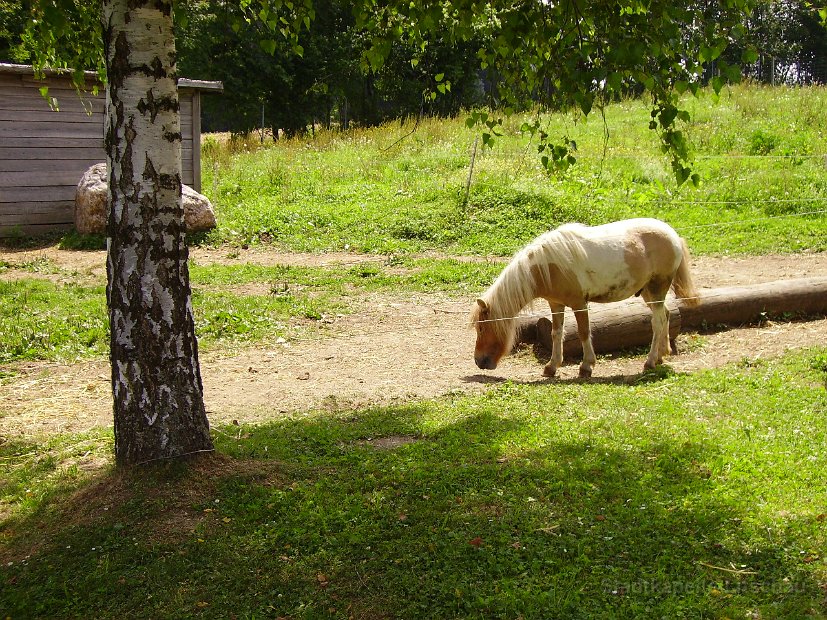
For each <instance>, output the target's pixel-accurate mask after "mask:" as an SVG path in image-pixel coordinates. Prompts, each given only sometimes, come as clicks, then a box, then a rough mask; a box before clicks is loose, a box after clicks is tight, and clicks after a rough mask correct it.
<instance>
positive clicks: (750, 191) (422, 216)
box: [204, 87, 827, 256]
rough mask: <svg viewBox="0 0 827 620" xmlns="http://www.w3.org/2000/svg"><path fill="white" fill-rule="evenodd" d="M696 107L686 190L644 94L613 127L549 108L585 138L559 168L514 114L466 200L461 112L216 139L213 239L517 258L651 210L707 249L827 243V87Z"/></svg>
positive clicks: (729, 96)
mask: <svg viewBox="0 0 827 620" xmlns="http://www.w3.org/2000/svg"><path fill="white" fill-rule="evenodd" d="M686 105H687V107H688V108H689V109H691V110H692V112H693V119H694V120H693V122H692V123H691V124H690V125H688V126H686V127H684V130H685V131H686V132H687V133H688V134H689V135H690V137H691V139H692V142H693V145H694V157H695V169H696V171H697V172H698V173H699V174H700V175H701V178H702V183H701V187H700V188H698V189H695V188H692V187H689V186H683V187H680V188H679V187H677V186H676V184H675V182H674V180H673V179H672V174H671V170H670V168H669V165H668V162H667V160H666V159H664V158H663V157H662V156H660V154H659V153H660V151H659V146H658V143H657V140H656V136H655V135H654V134H653V132H651V131H649V130H648V129H647V123H648V120H649V111H648V109H647V106H646V104H645V102H637V101H628V102H622V103H619V104H615V105H611V106H609V107H608V108H607V109H606V111H605V118H606V125H605V126H604V124H603V122H602V120H601V118H600V116H599V115H597V116H595V117H594V118H590V119H589V120H588V122H583V121H582V119H581V120H580V122H576V123H575V122H573V121H572V119H571V118H570V117H566V116H563V115H550V116H548V117H545V118H544V119H543V123H544V128H545V131H547V132H548V134H549V135H550V136H551V137H552V138H554V139H562V138H563V137H564V136H565V137H568V138H569V139H571V140H574V141H576V143H577V146H578V153H577V156H578V160H579V161H578V163H577V165H576V166H574V167H572V168H570V169H569V170H568V171H566V172H565V173H563V174H560V175H557V176H553V177H549V176H547V175H546V174H545V173H544V172H543V171H542V170H541V169H540V165H539V163H538V161H537V157H536V149H535V147H534V146H533V145H532V144H529V143H528V142H527V140H526V139H525V138H523V137H521V136H520V135H519V132H518V128H519V125H520V124H521V122H522V121H523V118H522V117H519V118H513V119H510V120H508V121H507V122H506V124H505V135H504V136H503V137H502V138H501V139H499V140H498V143H497V146H496V148H495V149H494V150H485V151H482V150H480V152H479V153H478V155H477V158H476V162H475V165H474V169H473V183H472V185H471V188H470V193H469V195H468V201H467V203H466V201H465V184H466V182H467V179H468V173H469V167H470V162H471V154H472V151H473V144H474V141H475V139H476V137H477V134H476V133H474V131H473V130H469V129H468V128H466V127H465V124H464V122H463V121H464V119H463V118H458V119H455V120H453V121H442V120H434V119H424V120H423V121H422V122H420V123H419V125H418V126H417V127H416V131H414V132H413V133H412V134H411V135H409V136H408V137H404V136H406V135H407V134H409V133H410V132H411V130H412V129H413V126H412V124H408V125H403V126H400V125H399V124H389V125H386V126H383V127H379V128H376V129H356V130H353V131H350V132H347V133H344V134H336V133H325V132H321V133H318V134H317V137H316V139H315V140H285V141H281V142H279V143H277V144H265V145H260V144H258V143H256V142H254V141H251V140H234V141H230V142H229V143H224V142H221V141H219V139H218V138H216V137H207V138H206V142H205V146H204V192H205V193H206V194H207V195H208V196H209V197H210V199H211V200H212V201H213V204H214V206H215V207H216V210H217V214H218V222H219V225H218V228H217V229H216V230H215V231H213V232H212V233H210V234H209V235H207V237H206V241H207V242H212V243H235V244H250V243H264V244H275V245H277V246H279V247H282V248H286V249H290V250H304V251H308V250H309V251H329V250H344V249H349V250H352V251H359V252H376V253H383V254H391V253H392V254H409V253H413V252H421V251H423V250H439V251H443V252H447V253H455V254H483V255H491V254H493V255H501V256H507V255H510V254H511V253H513V252H514V251H515V250H516V249H517V248H519V247H520V246H522V245H523V244H524V243H525V242H526V241H528V240H529V239H531V238H532V237H534V236H536V235H537V234H538V233H540V232H542V231H545V230H547V229H549V228H553V227H555V226H557V225H559V224H561V223H564V222H568V221H581V222H584V223H590V224H596V223H603V222H606V221H611V220H615V219H622V218H626V217H634V216H654V217H659V218H663V219H665V220H667V221H668V222H669V223H671V224H672V225H673V226H674V227H675V228H676V229H678V230H679V231H680V232H681V233H682V234H683V235H684V236H686V237H687V238H688V240H689V241H690V245H691V247H692V249H693V251H694V252H695V253H696V254H709V253H715V254H720V253H732V254H744V253H750V254H754V253H767V252H796V251H800V250H803V249H807V250H811V251H824V250H825V249H827V234H825V230H827V217H826V216H825V214H824V213H820V214H817V215H811V216H802V215H799V214H803V213H808V212H811V211H823V210H824V209H825V207H827V191H825V183H827V181H825V175H824V173H823V172H824V156H825V154H827V138H826V137H825V136H827V112H825V110H827V90H825V89H824V88H821V87H814V88H803V89H787V88H760V87H738V88H733V89H730V90H727V91H725V93H724V94H723V95H722V96H721V97H720V98H716V97H712V96H710V95H708V94H705V95H703V96H701V97H700V98H699V99H687V100H686ZM606 130H608V133H609V141H608V143H605V144H604V134H605V131H606ZM400 138H403V139H401V140H400ZM604 146H605V151H604ZM718 224H722V226H720V227H719V226H718ZM712 225H715V227H713V226H712Z"/></svg>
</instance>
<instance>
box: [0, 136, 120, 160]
mask: <svg viewBox="0 0 827 620" xmlns="http://www.w3.org/2000/svg"><path fill="white" fill-rule="evenodd" d="M67 147H70V148H87V149H88V148H96V147H99V148H101V149H103V136H102V135H98V136H87V137H85V138H56V137H38V138H22V137H17V138H6V139H5V140H3V146H2V147H0V148H2V150H6V149H42V150H44V151H48V152H49V153H50V155H51V153H54V151H56V150H60V149H64V148H67Z"/></svg>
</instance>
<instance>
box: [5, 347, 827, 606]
mask: <svg viewBox="0 0 827 620" xmlns="http://www.w3.org/2000/svg"><path fill="white" fill-rule="evenodd" d="M825 377H827V351H825V350H824V349H821V350H810V351H804V352H801V353H796V354H789V355H787V356H786V357H784V358H783V359H780V360H776V361H771V362H758V363H749V364H747V363H745V364H741V365H738V366H735V367H730V368H724V369H719V370H711V371H708V372H701V373H697V374H693V375H675V374H671V373H669V372H664V373H660V374H659V375H650V376H648V377H645V378H643V379H642V380H641V381H640V382H638V383H637V384H634V385H628V384H613V383H604V384H596V383H593V384H569V385H558V386H554V389H548V388H549V386H544V385H517V384H511V383H506V384H503V385H500V386H498V387H496V388H494V389H492V390H491V391H490V392H489V393H488V394H486V395H485V396H476V397H453V398H451V397H447V398H442V399H439V400H436V401H426V402H417V403H410V404H408V405H405V406H399V407H390V408H380V409H368V410H359V411H344V412H341V413H339V414H331V413H330V412H326V413H321V412H318V413H316V412H308V413H307V414H304V415H296V416H292V417H289V418H286V419H280V420H278V421H274V422H272V423H269V424H265V425H261V426H256V427H248V426H241V427H237V426H229V427H222V428H218V429H216V432H215V437H216V440H217V443H218V449H219V454H220V455H219V456H216V457H214V458H213V459H211V460H207V461H202V462H200V463H198V464H196V465H193V466H191V467H185V466H183V465H170V466H166V467H161V468H157V469H151V470H149V471H141V472H139V473H135V474H128V473H127V474H118V473H114V472H112V471H111V469H110V468H109V466H104V467H103V468H100V466H98V467H92V470H93V471H94V473H93V474H89V473H87V470H88V469H89V468H90V464H94V463H96V462H98V463H99V462H100V461H101V460H108V457H107V453H108V450H109V449H110V442H111V437H110V436H109V434H108V433H106V432H104V431H96V432H93V433H91V434H88V435H83V436H71V437H53V438H51V439H49V440H47V441H46V440H44V441H42V442H35V443H26V442H7V443H5V444H2V445H0V464H2V467H3V470H4V475H3V480H4V482H3V484H2V486H0V497H2V502H3V503H2V506H4V507H5V510H7V511H8V510H11V515H10V516H7V517H6V518H5V520H4V522H3V525H2V527H0V543H2V544H1V545H0V549H2V552H1V553H0V558H1V559H2V566H0V583H3V585H4V587H3V588H2V589H0V612H2V613H3V615H4V617H5V616H6V615H8V616H10V617H12V618H24V617H48V618H57V617H79V618H86V617H95V618H123V617H127V616H128V617H131V618H159V617H176V618H188V617H193V618H195V617H204V618H230V617H236V618H275V617H285V618H286V617H290V618H346V617H355V618H386V617H400V618H424V617H430V618H455V617H462V618H517V617H522V618H681V617H685V618H745V617H748V618H823V617H825V614H827V607H825V602H824V586H825V581H826V580H827V566H825V557H824V550H825V549H827V522H825V512H827V487H825V485H824V469H825V466H827V435H825V427H824V423H823V422H824V420H823V416H824V411H825V409H826V408H827V398H826V397H825V391H824V387H823V384H824V381H825Z"/></svg>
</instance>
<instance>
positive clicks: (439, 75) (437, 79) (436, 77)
mask: <svg viewBox="0 0 827 620" xmlns="http://www.w3.org/2000/svg"><path fill="white" fill-rule="evenodd" d="M444 79H445V74H444V73H437V74H436V75H435V76H434V80H436V81H437V82H441V81H442V80H444Z"/></svg>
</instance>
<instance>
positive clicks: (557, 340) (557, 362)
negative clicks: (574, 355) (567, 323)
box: [543, 302, 566, 377]
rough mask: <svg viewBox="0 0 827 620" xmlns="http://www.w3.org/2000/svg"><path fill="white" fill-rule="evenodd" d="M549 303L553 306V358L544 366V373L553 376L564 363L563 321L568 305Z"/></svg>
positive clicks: (550, 306)
mask: <svg viewBox="0 0 827 620" xmlns="http://www.w3.org/2000/svg"><path fill="white" fill-rule="evenodd" d="M548 305H549V308H551V359H550V360H549V362H548V364H546V366H545V368H543V374H544V375H545V376H546V377H553V376H555V375H556V374H557V369H558V368H560V366H562V365H563V321H564V320H565V318H566V314H565V312H566V307H565V306H560V305H558V304H553V303H551V302H549V304H548Z"/></svg>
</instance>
